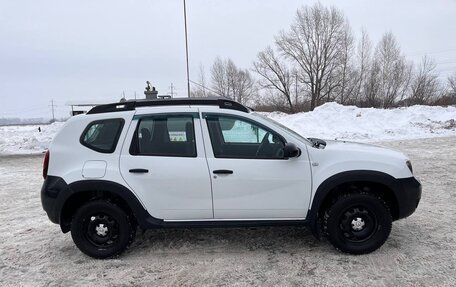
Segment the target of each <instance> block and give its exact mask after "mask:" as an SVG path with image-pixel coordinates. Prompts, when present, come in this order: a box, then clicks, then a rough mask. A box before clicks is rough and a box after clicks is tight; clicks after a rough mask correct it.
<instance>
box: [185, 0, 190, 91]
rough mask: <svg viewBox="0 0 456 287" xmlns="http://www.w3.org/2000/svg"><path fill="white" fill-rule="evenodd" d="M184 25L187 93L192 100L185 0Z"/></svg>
mask: <svg viewBox="0 0 456 287" xmlns="http://www.w3.org/2000/svg"><path fill="white" fill-rule="evenodd" d="M184 24H185V55H186V60H187V93H188V97H189V98H190V70H189V67H188V40H187V38H188V37H187V9H186V5H185V0H184Z"/></svg>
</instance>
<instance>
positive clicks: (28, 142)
mask: <svg viewBox="0 0 456 287" xmlns="http://www.w3.org/2000/svg"><path fill="white" fill-rule="evenodd" d="M63 124H64V123H63V122H55V123H52V124H50V125H26V126H3V127H0V154H34V153H42V152H43V151H44V150H45V149H46V148H47V147H48V146H49V144H50V143H51V141H52V138H53V137H54V135H55V133H56V132H57V131H58V130H59V129H60V128H61V127H62V126H63ZM38 128H41V132H39V131H38Z"/></svg>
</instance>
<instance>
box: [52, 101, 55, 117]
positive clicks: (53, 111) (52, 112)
mask: <svg viewBox="0 0 456 287" xmlns="http://www.w3.org/2000/svg"><path fill="white" fill-rule="evenodd" d="M51 107H52V122H55V116H54V99H51Z"/></svg>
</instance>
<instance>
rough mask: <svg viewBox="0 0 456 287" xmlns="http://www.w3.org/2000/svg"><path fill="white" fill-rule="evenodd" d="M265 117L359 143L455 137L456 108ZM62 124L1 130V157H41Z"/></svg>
mask: <svg viewBox="0 0 456 287" xmlns="http://www.w3.org/2000/svg"><path fill="white" fill-rule="evenodd" d="M265 115H266V116H268V117H270V118H272V119H274V120H276V121H278V122H280V123H281V124H283V125H286V126H288V127H290V128H291V129H293V130H295V131H296V132H298V133H300V134H302V135H303V136H305V137H318V138H322V139H336V138H337V139H343V140H354V141H362V142H377V141H385V140H400V139H416V138H430V137H443V136H456V107H446V108H444V107H429V106H413V107H407V108H397V109H391V110H381V109H374V108H357V107H354V106H342V105H339V104H337V103H326V104H324V105H322V106H320V107H318V108H316V109H315V110H314V111H313V112H308V113H299V114H294V115H287V114H283V113H267V114H265ZM62 126H63V123H60V122H59V123H53V124H51V125H41V126H40V127H41V129H42V131H41V133H40V132H38V125H31V126H9V127H0V154H27V153H42V152H43V151H44V150H45V149H46V148H47V147H48V146H49V143H50V142H51V140H52V137H53V136H54V134H55V133H56V132H57V131H58V130H59V129H60V128H61V127H62Z"/></svg>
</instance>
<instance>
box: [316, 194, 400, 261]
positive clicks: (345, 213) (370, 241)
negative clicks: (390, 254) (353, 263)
mask: <svg viewBox="0 0 456 287" xmlns="http://www.w3.org/2000/svg"><path fill="white" fill-rule="evenodd" d="M324 225H325V229H326V233H327V235H328V240H329V241H330V242H331V244H332V245H334V247H336V248H337V249H339V250H340V251H342V252H346V253H351V254H366V253H370V252H372V251H374V250H377V249H378V248H380V246H382V245H383V243H385V241H386V239H387V238H388V236H389V234H390V232H391V225H392V217H391V213H390V211H389V208H388V205H387V204H386V202H385V201H384V200H383V199H381V198H379V197H377V196H375V195H372V194H367V193H354V194H345V195H342V196H341V197H339V198H338V199H337V200H336V201H335V202H334V203H333V205H332V206H331V207H330V208H329V209H328V210H327V213H326V215H325V218H324Z"/></svg>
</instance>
